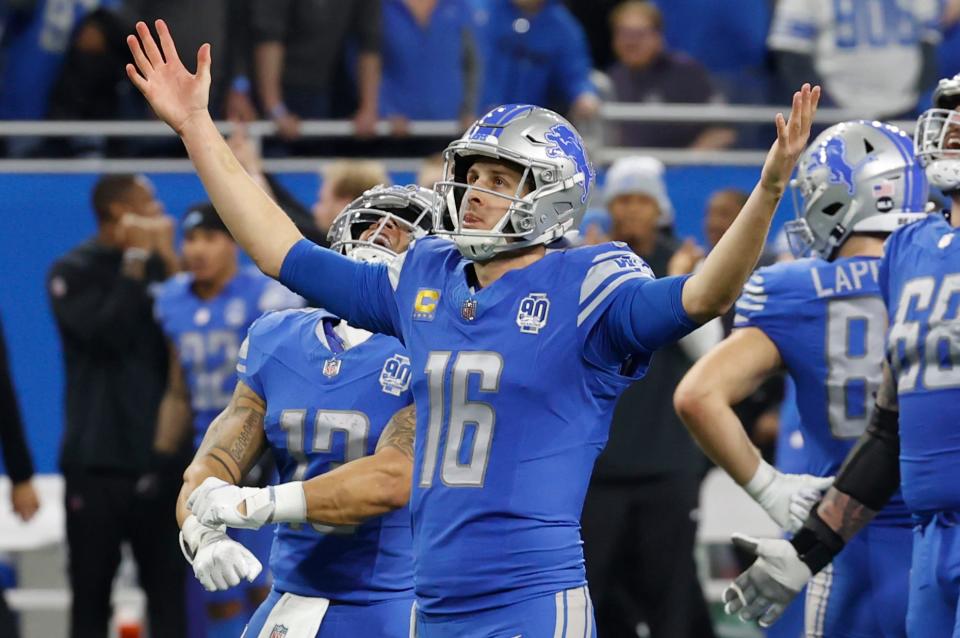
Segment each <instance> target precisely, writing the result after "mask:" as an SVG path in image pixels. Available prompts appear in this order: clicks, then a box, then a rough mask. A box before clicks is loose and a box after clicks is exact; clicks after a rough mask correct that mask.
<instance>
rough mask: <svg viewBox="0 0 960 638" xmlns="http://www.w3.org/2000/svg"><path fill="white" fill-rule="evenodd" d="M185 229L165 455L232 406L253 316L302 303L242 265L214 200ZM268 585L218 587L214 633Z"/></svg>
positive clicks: (192, 213)
mask: <svg viewBox="0 0 960 638" xmlns="http://www.w3.org/2000/svg"><path fill="white" fill-rule="evenodd" d="M181 230H182V231H183V260H184V263H185V266H186V269H187V271H186V272H183V273H180V274H178V275H176V276H175V277H173V278H171V279H169V280H168V281H167V282H165V283H164V284H163V287H162V288H161V290H160V292H159V294H158V295H157V301H156V304H155V306H154V311H155V315H156V317H157V319H158V321H159V323H160V326H161V328H162V329H163V332H164V334H165V335H166V337H167V339H168V341H169V344H170V346H169V348H170V366H169V380H168V382H167V390H166V392H165V394H164V396H163V400H162V401H161V403H160V411H159V415H158V418H157V436H156V444H155V447H156V448H157V449H158V450H159V451H160V452H161V453H162V454H166V455H172V454H173V453H175V452H176V451H177V450H178V449H179V446H180V443H181V442H182V441H183V440H184V438H185V437H186V436H188V435H189V433H191V432H192V435H193V440H194V447H198V446H199V445H200V441H201V440H202V439H203V435H204V433H205V432H206V430H207V427H208V426H209V425H210V422H211V421H213V419H214V417H216V415H217V414H219V412H220V411H221V410H223V409H224V408H225V407H226V406H227V404H228V403H229V401H230V394H231V390H232V388H233V386H234V385H235V384H236V380H237V375H236V371H235V370H236V365H237V353H238V351H239V349H240V342H241V341H243V338H244V336H245V335H246V333H247V330H248V329H249V328H250V324H252V323H253V320H254V319H256V318H257V317H258V316H260V314H262V313H263V312H264V311H266V310H271V309H277V308H287V307H291V306H298V305H302V300H300V299H299V298H297V297H296V296H295V295H293V294H292V293H291V292H290V291H288V290H286V289H285V288H284V287H283V286H281V285H280V284H278V283H277V282H276V281H273V280H272V279H270V278H269V277H264V276H263V275H262V274H261V273H260V272H258V271H257V270H256V269H255V268H251V267H247V268H241V267H240V266H239V261H238V255H237V245H236V243H235V242H234V241H233V238H232V237H231V236H230V234H229V233H228V232H227V229H226V227H225V226H224V225H223V222H222V221H220V218H219V217H218V216H217V213H216V211H214V210H213V206H211V205H210V204H201V205H198V206H194V207H192V209H191V210H189V211H188V212H187V214H186V215H185V216H184V218H183V222H182V224H181ZM191 420H192V427H191ZM264 478H267V477H264ZM235 536H236V537H237V538H238V539H241V540H242V542H243V543H244V544H245V545H247V546H248V547H249V548H251V549H252V550H253V552H254V553H255V554H256V555H257V556H259V557H260V559H261V560H266V558H267V556H268V554H269V551H270V542H271V540H272V535H271V534H270V532H269V530H264V531H263V532H251V531H239V532H235ZM268 587H269V584H268V582H267V574H266V572H264V573H262V574H261V575H260V577H259V578H257V579H256V580H255V581H253V582H251V583H249V584H248V586H247V587H246V591H244V592H240V593H239V594H238V593H237V592H211V593H210V594H209V595H208V596H207V615H208V618H209V620H208V623H207V626H208V632H207V635H208V636H210V637H211V638H214V637H219V636H236V635H237V634H238V633H239V630H240V629H241V628H242V627H243V625H244V623H245V622H246V619H247V615H246V614H245V613H244V610H245V608H246V603H247V602H250V603H252V604H253V605H258V604H259V603H260V601H262V600H263V598H264V597H265V596H266V594H267V591H268Z"/></svg>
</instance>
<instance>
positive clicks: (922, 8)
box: [767, 0, 940, 118]
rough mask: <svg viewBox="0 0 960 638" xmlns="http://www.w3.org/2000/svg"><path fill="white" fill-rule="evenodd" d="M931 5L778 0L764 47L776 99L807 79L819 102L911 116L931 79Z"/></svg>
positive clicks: (935, 4)
mask: <svg viewBox="0 0 960 638" xmlns="http://www.w3.org/2000/svg"><path fill="white" fill-rule="evenodd" d="M939 7H940V2H939V1H938V0H913V1H912V2H905V3H901V2H888V3H879V4H875V3H867V2H834V0H780V1H779V2H778V3H777V6H776V10H775V13H774V19H773V24H772V26H771V29H770V37H769V38H768V40H767V44H768V46H769V47H770V49H771V50H773V52H774V55H775V59H776V65H777V69H778V72H779V73H778V77H779V78H780V79H781V80H782V82H783V88H784V96H786V95H790V94H792V92H793V91H794V90H796V87H798V86H800V84H802V83H803V82H814V83H818V84H820V85H821V86H822V87H823V96H824V99H825V100H826V102H821V104H824V103H826V104H828V105H830V104H833V105H836V106H840V107H843V108H847V109H852V110H854V111H856V112H857V113H859V114H860V116H861V117H866V118H870V117H883V118H887V117H889V118H894V117H899V116H908V115H911V114H912V113H913V111H914V110H915V109H916V107H917V101H918V99H919V96H920V95H921V93H923V92H924V91H925V90H926V89H928V88H930V87H932V86H933V85H934V84H935V83H936V80H937V66H936V46H937V44H938V43H939V42H940V31H939V24H940V9H939ZM787 87H791V88H789V89H787Z"/></svg>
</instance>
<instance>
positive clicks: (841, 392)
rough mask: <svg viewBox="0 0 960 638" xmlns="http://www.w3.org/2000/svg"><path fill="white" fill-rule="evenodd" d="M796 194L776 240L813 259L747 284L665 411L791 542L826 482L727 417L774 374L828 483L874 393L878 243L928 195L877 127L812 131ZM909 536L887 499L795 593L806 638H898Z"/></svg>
mask: <svg viewBox="0 0 960 638" xmlns="http://www.w3.org/2000/svg"><path fill="white" fill-rule="evenodd" d="M794 186H795V189H796V190H797V191H799V193H800V195H801V197H802V200H803V203H802V206H798V215H799V219H797V220H796V221H793V222H789V223H788V225H787V233H788V237H789V238H790V239H791V246H792V248H793V252H794V254H795V255H796V256H798V257H806V256H812V257H813V258H812V259H799V260H797V261H791V262H783V263H779V264H776V265H774V266H770V267H767V268H762V269H760V270H759V271H757V273H756V274H754V275H753V276H752V277H751V278H750V281H749V282H748V283H747V285H746V286H745V287H744V292H743V294H742V295H741V297H740V299H739V301H737V304H736V315H735V319H734V326H735V327H736V328H737V330H736V331H735V332H734V334H733V335H732V336H731V337H730V338H729V339H727V340H725V341H723V342H722V343H721V344H720V345H718V346H717V347H716V348H714V350H713V351H711V352H710V353H709V354H708V355H707V356H706V357H704V358H703V359H701V360H700V361H698V362H697V364H696V365H695V366H694V367H693V368H692V369H691V370H690V372H689V373H687V376H686V377H685V378H684V380H683V381H682V382H681V384H680V385H679V386H678V388H677V392H676V395H675V402H676V406H677V410H678V412H679V413H680V415H681V417H682V418H683V420H684V422H685V423H686V424H687V427H688V428H689V429H690V432H691V433H692V434H693V436H694V438H696V439H697V441H698V442H699V443H700V445H701V447H703V449H704V451H706V452H707V453H708V454H709V456H710V457H711V458H712V459H713V460H714V461H715V462H716V463H717V464H718V465H720V466H721V467H723V468H724V469H725V470H726V471H727V472H728V473H729V474H730V475H731V476H732V477H733V478H734V479H735V480H736V481H737V482H738V483H740V485H742V486H743V487H744V489H745V490H746V491H747V492H748V493H749V494H750V495H751V496H752V497H753V498H754V499H756V500H757V502H758V503H759V504H760V505H761V506H763V507H764V509H766V511H767V512H768V513H769V514H770V516H771V517H772V518H773V519H774V520H775V521H776V522H777V523H778V524H779V525H780V526H781V527H783V528H784V529H787V530H789V531H794V532H795V531H797V530H799V529H800V527H801V526H802V525H803V522H804V520H805V519H806V517H807V515H808V513H809V510H810V507H811V506H812V505H813V504H814V503H815V502H816V501H818V500H819V499H820V495H821V493H820V490H823V489H826V488H827V487H829V485H830V483H831V482H832V481H831V479H830V478H823V479H820V480H818V481H810V480H807V477H795V476H792V475H783V474H781V473H779V472H777V471H776V470H774V469H773V468H772V467H771V466H770V465H768V464H767V463H766V462H765V461H763V459H762V458H760V455H759V453H758V452H757V450H756V449H755V448H754V446H753V445H752V444H751V443H750V441H749V439H748V438H747V435H746V432H744V430H743V427H742V425H741V424H740V422H739V420H738V419H737V416H736V414H735V413H734V411H733V407H732V406H734V405H736V404H737V403H739V402H740V401H741V400H743V399H744V398H746V397H747V396H748V395H750V394H751V393H752V392H754V391H755V390H756V389H757V387H758V386H759V384H760V383H761V382H762V381H763V380H764V379H766V378H767V377H768V376H770V375H772V374H775V373H777V372H778V371H780V370H783V369H786V370H787V371H788V372H789V374H790V376H791V377H792V379H793V381H794V383H795V384H796V401H797V407H798V408H799V412H800V431H801V432H802V435H803V440H804V456H805V457H806V466H807V467H806V470H807V471H809V472H811V473H812V474H814V475H815V476H819V477H832V476H833V475H834V474H836V473H837V470H838V469H839V468H840V465H841V463H842V462H843V459H844V458H845V457H846V455H847V453H848V452H849V451H850V449H851V448H852V446H853V444H854V442H855V441H856V439H857V437H859V436H860V435H861V434H863V432H864V430H865V429H866V426H867V423H868V422H869V421H870V417H871V412H872V407H873V396H874V394H875V392H876V390H877V386H878V385H879V383H880V372H881V367H882V362H883V357H884V334H885V332H886V329H887V316H886V310H885V309H884V307H883V301H882V299H881V298H880V289H879V285H878V282H877V272H878V265H879V261H880V255H881V253H882V249H883V240H884V238H885V237H886V236H887V234H889V233H890V232H892V231H894V230H895V229H896V228H897V227H899V226H901V225H903V224H906V223H909V222H912V221H917V220H919V219H923V218H924V217H925V216H926V215H925V212H924V210H925V207H926V203H927V191H928V188H927V180H926V177H925V175H924V172H923V168H922V167H921V166H920V164H919V163H918V162H917V161H916V160H915V158H914V155H913V148H912V141H911V139H910V137H909V136H907V134H906V133H904V132H903V131H901V130H900V129H897V128H895V127H893V126H890V125H887V124H883V123H880V122H844V123H842V124H837V125H835V126H832V127H830V128H829V129H827V130H826V131H824V132H823V133H821V134H820V136H819V137H817V139H816V140H815V141H814V142H813V143H812V144H811V145H810V148H809V149H807V151H806V152H805V153H804V155H803V157H802V158H801V159H800V162H799V169H798V174H797V178H796V180H795V181H794ZM911 530H912V520H911V516H910V513H909V512H908V511H907V508H906V506H905V505H904V504H903V499H902V498H900V496H899V495H896V496H895V497H894V498H893V499H892V500H891V502H890V503H888V505H887V506H886V507H885V508H884V509H883V511H882V512H881V513H880V515H879V516H878V517H877V518H876V520H875V521H874V522H873V524H872V525H871V526H870V528H869V529H867V530H866V531H865V532H864V533H863V534H861V535H859V536H858V537H857V538H856V539H855V540H854V542H851V543H850V544H849V545H848V546H847V548H846V549H845V551H844V552H843V553H842V554H840V555H839V556H838V557H837V559H836V560H835V561H834V562H833V565H831V566H830V567H828V568H827V569H825V570H824V571H822V572H821V573H820V574H818V575H817V577H816V578H815V579H814V581H813V583H812V584H811V585H810V587H809V588H808V589H807V611H806V621H807V628H806V631H807V635H808V636H823V637H825V638H836V637H848V638H857V637H860V636H890V637H893V636H904V635H905V633H904V632H905V619H906V597H907V596H906V594H907V588H908V587H907V585H908V573H909V568H910V547H911V544H912V532H911ZM880 557H882V559H881V558H880Z"/></svg>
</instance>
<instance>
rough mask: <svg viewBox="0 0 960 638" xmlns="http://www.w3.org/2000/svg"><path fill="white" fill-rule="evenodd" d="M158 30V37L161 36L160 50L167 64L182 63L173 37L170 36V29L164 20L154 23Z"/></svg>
mask: <svg viewBox="0 0 960 638" xmlns="http://www.w3.org/2000/svg"><path fill="white" fill-rule="evenodd" d="M154 26H155V27H156V29H157V35H158V36H160V48H161V49H162V50H163V56H164V57H165V58H166V59H167V62H174V63H177V64H179V63H180V55H179V54H178V53H177V46H176V45H175V44H174V43H173V36H171V35H170V29H169V28H168V27H167V23H166V22H164V21H163V20H157V21H156V22H155V23H154Z"/></svg>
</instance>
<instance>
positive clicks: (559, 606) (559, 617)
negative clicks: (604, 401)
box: [553, 591, 566, 638]
mask: <svg viewBox="0 0 960 638" xmlns="http://www.w3.org/2000/svg"><path fill="white" fill-rule="evenodd" d="M553 606H554V610H555V611H556V615H555V616H554V619H553V638H564V635H563V619H564V612H566V609H565V608H564V602H563V592H562V591H558V592H557V593H556V595H555V596H554V597H553Z"/></svg>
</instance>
